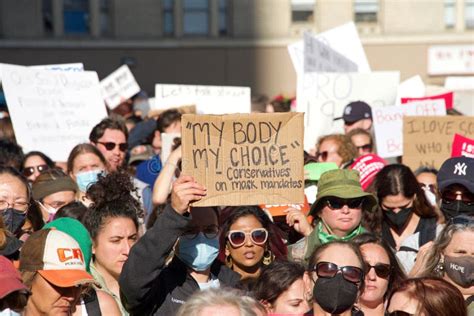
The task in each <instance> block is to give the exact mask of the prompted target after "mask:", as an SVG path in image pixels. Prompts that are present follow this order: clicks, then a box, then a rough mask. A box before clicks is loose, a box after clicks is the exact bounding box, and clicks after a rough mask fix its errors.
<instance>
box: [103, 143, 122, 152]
mask: <svg viewBox="0 0 474 316" xmlns="http://www.w3.org/2000/svg"><path fill="white" fill-rule="evenodd" d="M97 143H98V144H101V145H104V147H105V149H107V150H108V151H111V150H114V149H115V147H116V146H118V147H119V149H120V151H123V152H125V151H126V150H127V148H128V144H127V143H120V144H117V143H113V142H105V143H104V142H97Z"/></svg>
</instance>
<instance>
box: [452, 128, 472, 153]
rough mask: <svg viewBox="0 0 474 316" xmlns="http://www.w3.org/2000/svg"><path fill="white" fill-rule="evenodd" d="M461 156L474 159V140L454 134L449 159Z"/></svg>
mask: <svg viewBox="0 0 474 316" xmlns="http://www.w3.org/2000/svg"><path fill="white" fill-rule="evenodd" d="M461 156H464V157H469V158H474V139H472V138H467V137H464V136H462V135H459V134H454V140H453V149H452V150H451V157H461Z"/></svg>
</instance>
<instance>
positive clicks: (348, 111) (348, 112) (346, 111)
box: [344, 106, 352, 115]
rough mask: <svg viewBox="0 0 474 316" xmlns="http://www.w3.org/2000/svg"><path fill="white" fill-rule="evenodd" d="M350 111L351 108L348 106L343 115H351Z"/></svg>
mask: <svg viewBox="0 0 474 316" xmlns="http://www.w3.org/2000/svg"><path fill="white" fill-rule="evenodd" d="M351 111H352V106H348V107H346V110H345V111H344V113H345V114H346V115H349V114H351Z"/></svg>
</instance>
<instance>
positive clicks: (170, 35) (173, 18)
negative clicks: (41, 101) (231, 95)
mask: <svg viewBox="0 0 474 316" xmlns="http://www.w3.org/2000/svg"><path fill="white" fill-rule="evenodd" d="M473 19H474V0H174V1H173V0H42V1H40V0H37V1H31V0H15V1H12V0H0V62H5V63H13V64H23V65H31V64H51V63H69V62H83V63H84V65H85V68H86V69H90V70H96V71H97V72H98V73H99V77H101V78H103V77H105V76H106V75H107V74H109V73H110V72H111V71H113V70H114V69H115V68H117V67H118V66H119V65H120V64H122V63H127V64H129V65H130V67H131V69H132V71H133V73H134V74H135V76H136V78H137V80H138V81H139V83H140V85H141V86H142V88H143V89H145V90H146V91H148V92H149V93H151V94H153V93H154V84H155V83H187V84H212V85H243V86H250V87H252V92H253V93H266V94H268V95H270V96H272V95H275V94H279V93H284V94H288V95H291V94H294V93H295V92H296V73H295V71H294V69H293V66H292V64H291V60H290V57H289V55H288V53H287V45H288V44H290V43H292V42H294V41H296V40H299V39H300V38H301V37H302V34H303V31H304V30H312V31H313V32H316V33H317V32H322V31H325V30H327V29H330V28H332V27H335V26H338V25H341V24H343V23H346V22H348V21H352V20H354V21H355V22H356V25H357V28H358V30H359V34H360V37H361V40H362V43H363V45H364V49H365V51H366V54H367V57H368V60H369V63H370V65H371V68H372V70H400V71H401V77H402V79H405V78H408V77H410V76H412V75H416V74H420V75H421V76H422V78H423V79H424V81H425V82H426V83H429V84H442V83H443V81H444V77H443V76H430V75H429V74H428V72H427V67H428V65H427V63H428V60H427V51H428V48H429V47H430V46H432V45H451V44H456V45H465V44H473V43H474V21H473Z"/></svg>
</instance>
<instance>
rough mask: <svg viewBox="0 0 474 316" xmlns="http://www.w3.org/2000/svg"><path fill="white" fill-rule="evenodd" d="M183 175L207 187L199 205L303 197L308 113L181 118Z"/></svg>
mask: <svg viewBox="0 0 474 316" xmlns="http://www.w3.org/2000/svg"><path fill="white" fill-rule="evenodd" d="M181 124H182V130H181V135H182V151H183V159H182V166H183V170H182V174H185V175H191V176H193V177H194V179H195V180H196V181H197V182H198V183H201V184H202V185H204V186H205V187H206V188H207V196H206V197H204V198H203V199H202V200H200V201H199V202H196V203H194V205H195V206H216V205H257V204H294V203H302V202H303V200H304V194H303V189H304V180H303V146H302V145H303V113H274V114H267V113H256V114H230V115H222V116H219V115H193V114H185V115H183V117H182V121H181Z"/></svg>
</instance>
